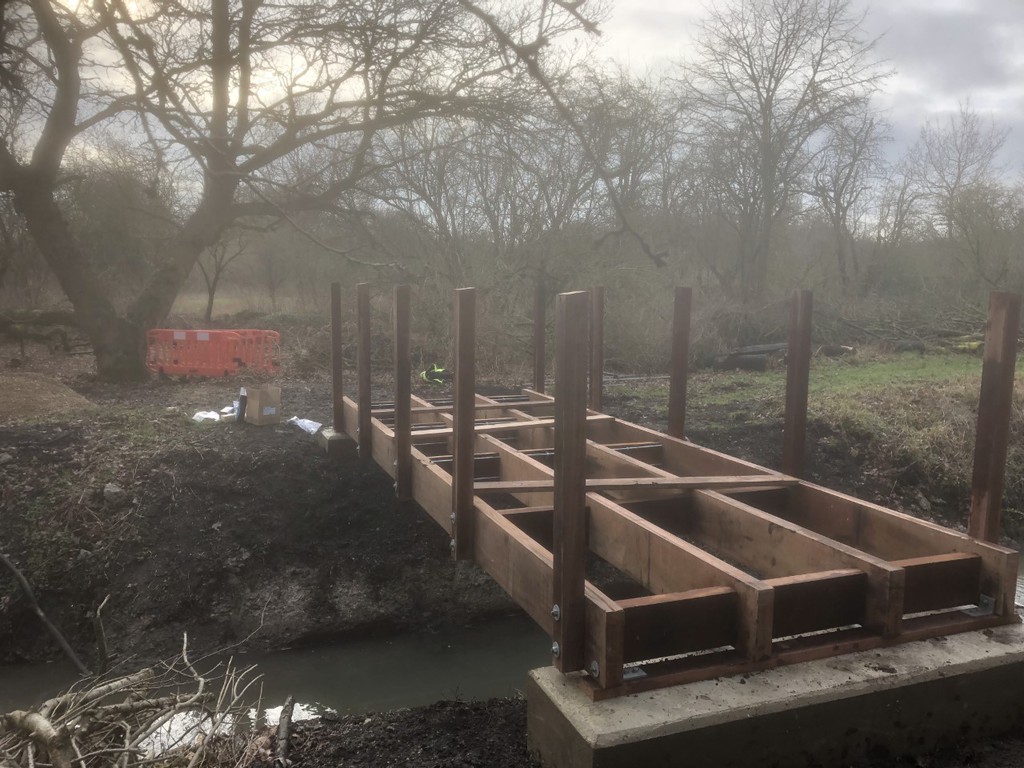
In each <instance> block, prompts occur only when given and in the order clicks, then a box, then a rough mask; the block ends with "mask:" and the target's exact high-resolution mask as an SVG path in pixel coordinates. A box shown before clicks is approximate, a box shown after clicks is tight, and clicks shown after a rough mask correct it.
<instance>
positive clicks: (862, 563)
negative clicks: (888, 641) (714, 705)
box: [686, 492, 906, 637]
mask: <svg viewBox="0 0 1024 768" xmlns="http://www.w3.org/2000/svg"><path fill="white" fill-rule="evenodd" d="M687 519H688V522H689V525H688V527H687V529H686V532H687V533H688V534H689V535H690V536H692V537H693V538H694V539H695V540H696V541H697V542H698V543H703V544H704V545H705V546H710V547H713V548H714V549H715V551H717V552H720V553H721V554H722V556H723V557H726V558H729V559H730V560H732V561H735V562H737V563H740V564H741V565H743V566H745V567H748V568H750V569H752V570H753V571H755V572H757V573H759V574H761V575H762V576H765V577H768V578H775V577H786V576H793V575H798V574H800V573H813V572H825V571H831V570H835V569H848V568H852V569H856V570H858V571H862V572H864V573H865V574H867V578H868V589H867V590H865V591H862V592H861V593H860V600H861V607H860V615H862V616H864V623H866V624H867V625H868V626H869V627H872V628H876V629H878V630H879V631H881V632H882V633H883V634H885V635H886V636H889V637H893V636H895V635H896V634H898V633H899V629H900V622H901V619H902V616H903V614H904V613H905V612H906V611H905V609H904V607H903V601H904V589H905V581H904V573H903V572H902V570H901V569H900V568H899V567H897V566H894V565H892V564H890V563H887V562H885V561H884V560H882V559H880V558H877V557H874V556H872V555H870V554H867V553H865V552H861V551H859V550H857V549H854V548H853V547H850V546H848V545H845V544H842V543H841V542H838V541H833V540H831V539H829V538H827V537H825V536H822V535H821V534H818V533H815V532H814V531H810V530H807V529H806V528H802V527H800V526H798V525H796V524H794V523H791V522H789V521H787V520H784V519H782V518H778V517H775V516H773V515H770V514H768V513H767V512H763V511H761V510H759V509H755V508H754V507H751V506H749V505H747V504H743V503H742V502H739V501H737V500H735V499H730V498H728V497H727V496H723V495H721V494H719V493H712V492H698V493H696V494H694V498H693V506H692V509H691V512H690V514H689V515H688V516H687ZM776 636H778V633H776Z"/></svg>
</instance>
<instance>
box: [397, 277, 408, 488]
mask: <svg viewBox="0 0 1024 768" xmlns="http://www.w3.org/2000/svg"><path fill="white" fill-rule="evenodd" d="M409 300H410V288H409V286H408V285H396V286H395V290H394V307H393V324H394V335H395V353H394V357H395V361H394V363H395V365H394V371H395V428H394V433H395V494H396V495H397V496H398V498H399V500H400V501H405V500H407V499H409V498H411V495H412V412H411V410H410V409H411V408H412V400H411V399H412V364H411V362H410V360H409Z"/></svg>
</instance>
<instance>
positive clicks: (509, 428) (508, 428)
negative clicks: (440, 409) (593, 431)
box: [416, 401, 615, 439]
mask: <svg viewBox="0 0 1024 768" xmlns="http://www.w3.org/2000/svg"><path fill="white" fill-rule="evenodd" d="M584 402H585V401H584ZM614 420H615V419H614V417H612V416H609V415H608V414H606V413H596V414H590V415H589V416H587V423H588V424H594V423H601V422H606V421H614ZM554 426H555V420H554V419H534V420H533V421H509V422H503V423H501V424H477V425H476V433H477V434H478V435H488V434H505V433H506V432H507V433H510V434H513V433H516V432H529V431H530V430H532V429H552V428H553V427H554ZM451 433H452V430H451V427H438V428H435V429H424V430H422V431H420V432H417V433H416V437H417V439H419V438H434V437H443V436H446V435H451Z"/></svg>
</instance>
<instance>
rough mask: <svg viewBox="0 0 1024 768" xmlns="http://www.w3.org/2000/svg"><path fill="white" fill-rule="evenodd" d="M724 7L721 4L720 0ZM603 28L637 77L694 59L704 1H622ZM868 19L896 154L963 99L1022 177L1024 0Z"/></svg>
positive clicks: (901, 1)
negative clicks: (997, 137)
mask: <svg viewBox="0 0 1024 768" xmlns="http://www.w3.org/2000/svg"><path fill="white" fill-rule="evenodd" d="M720 1H721V0H720ZM614 2H615V5H614V6H613V10H612V15H611V17H610V18H609V19H608V20H607V21H606V22H605V23H604V24H603V25H602V30H603V35H602V37H603V44H602V46H601V47H602V49H603V51H604V54H605V55H607V56H609V57H612V58H614V59H616V60H618V61H621V62H624V63H626V64H628V66H629V67H630V68H632V69H633V70H634V71H636V72H638V73H643V72H646V71H648V70H649V69H654V70H658V69H661V68H663V67H670V66H671V65H672V63H673V62H678V61H679V60H681V59H684V58H685V56H686V51H687V48H688V47H689V42H690V40H692V38H693V36H694V34H695V33H696V31H697V25H698V23H699V22H700V20H701V19H702V18H705V17H706V16H707V11H706V10H705V8H706V5H707V3H706V2H704V0H614ZM851 7H852V8H853V9H854V10H855V11H856V12H866V17H865V20H864V28H865V31H866V32H867V34H868V35H869V36H870V37H878V38H879V39H878V43H877V51H878V54H879V56H880V57H881V58H882V59H884V60H885V61H886V62H887V63H888V65H889V66H890V67H891V68H892V69H894V70H895V71H896V74H895V75H894V76H893V77H891V78H890V79H889V81H888V82H887V83H886V85H885V87H884V90H883V92H882V93H880V94H879V95H878V96H877V105H878V106H879V107H880V108H881V109H882V110H884V111H885V113H886V115H887V117H888V119H889V121H890V122H891V124H892V131H891V134H892V137H893V145H892V147H891V153H890V154H893V155H898V154H901V153H902V151H903V150H905V149H906V148H907V147H909V146H910V145H911V144H913V143H914V141H915V140H916V139H917V137H918V135H919V133H920V130H921V126H922V125H923V124H924V122H925V121H926V120H929V119H932V120H945V119H948V117H949V115H951V114H952V113H954V112H956V111H957V109H958V105H959V103H960V102H962V101H966V100H969V101H970V104H971V106H972V108H973V109H974V110H975V111H976V112H978V113H979V114H981V115H982V116H984V117H986V118H991V119H993V120H994V121H995V122H996V124H997V125H998V126H999V127H1003V128H1009V129H1010V134H1009V137H1008V138H1007V142H1006V146H1005V148H1004V154H1003V160H1004V161H1005V162H1006V164H1007V170H1008V172H1009V173H1011V174H1013V175H1016V173H1018V172H1021V171H1022V170H1024V0H888V2H886V1H885V0H876V1H875V2H874V3H868V2H866V0H851Z"/></svg>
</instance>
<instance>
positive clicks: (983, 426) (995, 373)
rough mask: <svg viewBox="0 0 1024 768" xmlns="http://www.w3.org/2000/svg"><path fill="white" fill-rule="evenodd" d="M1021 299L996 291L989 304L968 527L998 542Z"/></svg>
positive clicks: (984, 537) (988, 539)
mask: <svg viewBox="0 0 1024 768" xmlns="http://www.w3.org/2000/svg"><path fill="white" fill-rule="evenodd" d="M1020 302H1021V297H1020V294H1016V293H1003V292H1000V291H994V292H993V293H992V294H991V295H990V297H989V304H988V328H987V329H986V331H985V354H984V358H983V362H982V369H981V397H980V398H979V401H978V431H977V435H976V436H975V442H974V475H973V477H972V479H971V516H970V521H969V522H968V526H967V531H968V533H969V534H970V535H971V536H974V537H975V538H978V539H983V540H984V541H989V542H993V543H998V542H999V535H1000V516H1001V514H1002V501H1003V486H1004V482H1005V476H1006V448H1007V443H1008V441H1009V437H1010V416H1011V414H1012V413H1013V373H1014V367H1015V366H1016V364H1017V336H1018V334H1019V333H1020Z"/></svg>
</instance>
